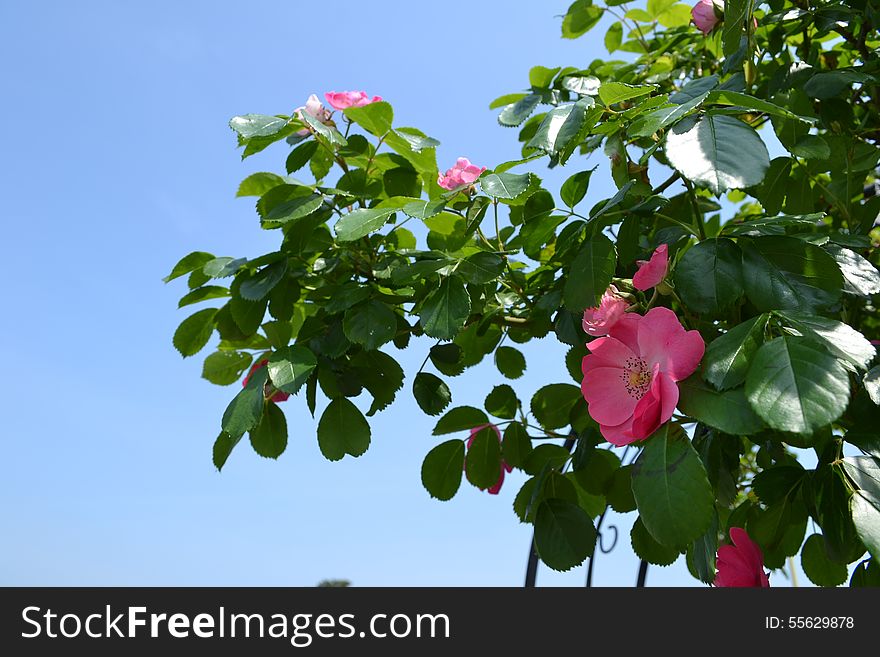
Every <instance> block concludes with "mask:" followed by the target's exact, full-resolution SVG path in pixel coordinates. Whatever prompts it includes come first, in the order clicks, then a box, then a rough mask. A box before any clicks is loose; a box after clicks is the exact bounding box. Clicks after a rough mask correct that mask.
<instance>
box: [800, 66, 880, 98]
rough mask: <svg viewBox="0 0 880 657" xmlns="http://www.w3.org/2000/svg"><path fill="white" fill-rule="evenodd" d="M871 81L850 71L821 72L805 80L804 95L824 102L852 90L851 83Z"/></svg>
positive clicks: (864, 75) (865, 76) (869, 77)
mask: <svg viewBox="0 0 880 657" xmlns="http://www.w3.org/2000/svg"><path fill="white" fill-rule="evenodd" d="M871 80H873V78H872V77H871V76H870V75H866V74H864V73H859V72H858V71H851V70H836V71H822V72H820V73H816V74H815V75H813V77H811V78H810V79H809V80H807V83H806V84H805V85H804V93H805V94H807V95H808V96H809V97H810V98H818V99H820V100H824V99H827V98H833V97H834V96H837V95H838V94H840V93H841V92H843V91H849V90H850V89H852V85H853V83H858V82H868V81H871Z"/></svg>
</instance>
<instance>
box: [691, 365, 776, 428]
mask: <svg viewBox="0 0 880 657" xmlns="http://www.w3.org/2000/svg"><path fill="white" fill-rule="evenodd" d="M678 390H679V395H680V396H679V399H678V408H679V409H680V410H681V412H682V413H684V414H685V415H689V416H690V417H692V418H694V419H695V420H697V421H699V422H702V423H703V424H706V425H708V426H710V427H714V428H715V429H718V430H719V431H723V432H724V433H728V434H731V435H734V436H750V435H752V434H755V433H758V432H759V431H761V430H762V429H764V428H766V427H765V426H764V423H763V422H762V421H761V418H759V417H758V416H757V415H755V412H754V411H753V410H752V408H751V406H749V402H748V401H747V400H746V395H745V393H744V392H743V390H742V389H741V388H739V389H736V390H727V391H724V392H718V391H717V390H714V389H713V388H710V387H709V386H707V385H706V384H705V383H703V381H702V380H701V379H700V375H699V374H694V375H692V376H691V377H689V378H687V379H685V380H684V381H679V383H678Z"/></svg>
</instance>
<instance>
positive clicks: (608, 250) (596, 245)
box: [563, 233, 617, 312]
mask: <svg viewBox="0 0 880 657" xmlns="http://www.w3.org/2000/svg"><path fill="white" fill-rule="evenodd" d="M616 266H617V255H616V254H615V252H614V244H613V243H612V242H611V240H609V239H608V238H607V237H606V236H605V235H604V234H602V233H597V234H596V235H594V236H593V237H592V238H591V239H589V240H586V241H585V242H584V243H583V245H582V246H581V249H580V251H578V254H577V256H576V257H575V259H574V260H573V261H572V263H571V269H570V270H569V273H568V277H567V278H566V279H565V287H564V289H563V300H564V302H565V306H566V307H567V308H569V309H570V310H573V311H575V312H582V311H583V310H584V308H590V307H594V306H598V305H599V299H601V298H602V295H603V294H604V293H605V290H606V289H607V288H608V286H609V285H610V284H611V278H612V276H614V270H615V267H616Z"/></svg>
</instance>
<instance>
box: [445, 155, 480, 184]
mask: <svg viewBox="0 0 880 657" xmlns="http://www.w3.org/2000/svg"><path fill="white" fill-rule="evenodd" d="M485 170H486V167H478V166H477V165H475V164H471V161H470V160H469V159H467V158H466V157H460V158H458V159H457V160H456V161H455V166H454V167H452V168H451V169H447V170H446V173H444V174H440V175H439V176H437V184H438V185H440V186H441V187H442V188H443V189H448V190H450V191H451V190H453V189H458V188H459V187H463V186H464V185H471V184H473V182H474V181H475V180H476V179H477V178H479V177H480V174H481V173H483V172H484V171H485Z"/></svg>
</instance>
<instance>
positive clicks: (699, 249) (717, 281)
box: [675, 238, 743, 313]
mask: <svg viewBox="0 0 880 657" xmlns="http://www.w3.org/2000/svg"><path fill="white" fill-rule="evenodd" d="M675 289H676V291H677V292H678V293H679V295H680V296H681V300H682V301H684V303H685V305H686V306H688V307H689V308H690V309H691V310H694V311H696V312H697V313H718V312H720V311H721V310H723V309H724V308H726V307H728V306H730V305H731V304H732V303H733V302H734V301H736V300H737V299H739V298H740V297H741V296H742V294H743V286H742V253H741V252H740V250H739V247H738V246H737V245H736V243H735V242H733V241H732V240H729V239H726V238H714V239H708V240H703V241H702V242H699V243H698V244H696V245H694V246H693V247H691V248H690V249H688V250H687V251H686V252H685V254H684V256H683V257H682V258H681V260H680V261H679V262H678V264H677V265H676V267H675Z"/></svg>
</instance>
